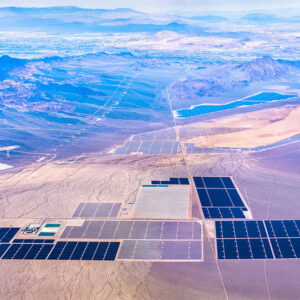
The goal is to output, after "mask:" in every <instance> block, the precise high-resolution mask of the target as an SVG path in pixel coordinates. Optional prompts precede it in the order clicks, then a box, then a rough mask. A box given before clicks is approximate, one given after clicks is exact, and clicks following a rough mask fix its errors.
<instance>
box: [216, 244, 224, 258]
mask: <svg viewBox="0 0 300 300" xmlns="http://www.w3.org/2000/svg"><path fill="white" fill-rule="evenodd" d="M217 251H218V259H225V252H224V244H223V240H222V239H217Z"/></svg>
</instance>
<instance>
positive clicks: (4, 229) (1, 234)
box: [0, 227, 9, 242]
mask: <svg viewBox="0 0 300 300" xmlns="http://www.w3.org/2000/svg"><path fill="white" fill-rule="evenodd" d="M8 230H9V228H7V227H2V228H0V242H2V238H3V237H4V236H5V235H6V233H7V231H8Z"/></svg>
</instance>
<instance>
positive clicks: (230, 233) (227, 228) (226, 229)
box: [221, 221, 235, 238]
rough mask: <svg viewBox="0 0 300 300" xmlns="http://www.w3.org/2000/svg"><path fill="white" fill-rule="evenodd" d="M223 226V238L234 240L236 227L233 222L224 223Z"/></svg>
mask: <svg viewBox="0 0 300 300" xmlns="http://www.w3.org/2000/svg"><path fill="white" fill-rule="evenodd" d="M221 224H222V231H223V237H224V238H234V237H235V235H234V227H233V222H231V221H224V222H222V223H221Z"/></svg>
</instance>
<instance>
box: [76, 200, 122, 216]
mask: <svg viewBox="0 0 300 300" xmlns="http://www.w3.org/2000/svg"><path fill="white" fill-rule="evenodd" d="M120 208H121V203H84V202H81V203H79V205H78V207H77V208H76V210H75V212H74V214H73V216H72V217H73V218H116V217H117V216H118V214H119V211H120Z"/></svg>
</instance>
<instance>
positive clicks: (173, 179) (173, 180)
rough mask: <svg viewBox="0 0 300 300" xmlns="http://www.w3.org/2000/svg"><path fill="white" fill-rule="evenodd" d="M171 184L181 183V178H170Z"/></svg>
mask: <svg viewBox="0 0 300 300" xmlns="http://www.w3.org/2000/svg"><path fill="white" fill-rule="evenodd" d="M170 184H179V178H172V177H171V178H170Z"/></svg>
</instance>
